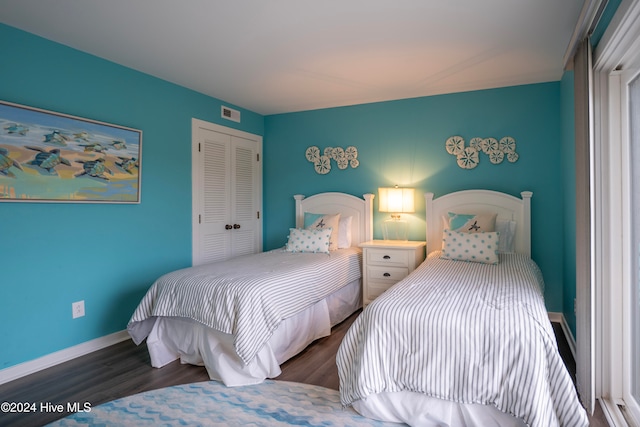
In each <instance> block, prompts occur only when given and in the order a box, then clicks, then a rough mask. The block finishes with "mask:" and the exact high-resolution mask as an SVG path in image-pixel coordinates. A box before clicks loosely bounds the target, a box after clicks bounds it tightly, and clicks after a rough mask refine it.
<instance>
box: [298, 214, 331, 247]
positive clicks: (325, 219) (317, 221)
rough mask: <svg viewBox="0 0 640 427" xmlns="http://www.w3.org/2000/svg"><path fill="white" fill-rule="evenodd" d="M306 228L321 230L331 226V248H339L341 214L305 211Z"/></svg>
mask: <svg viewBox="0 0 640 427" xmlns="http://www.w3.org/2000/svg"><path fill="white" fill-rule="evenodd" d="M304 228H306V229H307V230H319V229H323V228H331V230H332V233H331V242H330V243H329V250H331V251H335V250H336V249H338V230H339V229H340V214H318V213H311V212H305V213H304Z"/></svg>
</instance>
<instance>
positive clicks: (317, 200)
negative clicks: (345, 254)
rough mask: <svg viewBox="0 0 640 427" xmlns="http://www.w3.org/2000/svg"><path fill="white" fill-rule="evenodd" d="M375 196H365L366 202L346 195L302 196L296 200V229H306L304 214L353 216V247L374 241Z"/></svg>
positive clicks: (298, 195) (320, 194)
mask: <svg viewBox="0 0 640 427" xmlns="http://www.w3.org/2000/svg"><path fill="white" fill-rule="evenodd" d="M374 197H375V195H374V194H365V195H364V196H363V198H364V200H363V199H361V198H359V197H356V196H352V195H350V194H345V193H335V192H334V193H319V194H316V195H313V196H309V197H306V198H305V196H303V195H302V194H296V195H295V196H293V198H294V199H296V227H298V228H302V227H304V213H305V212H313V213H323V214H337V213H339V214H340V216H341V217H347V216H352V217H353V219H352V220H351V246H358V244H360V243H362V242H366V241H367V240H371V239H373V198H374Z"/></svg>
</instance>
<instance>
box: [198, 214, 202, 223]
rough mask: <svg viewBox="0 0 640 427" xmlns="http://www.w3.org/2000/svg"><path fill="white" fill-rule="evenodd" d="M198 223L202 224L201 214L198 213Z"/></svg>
mask: <svg viewBox="0 0 640 427" xmlns="http://www.w3.org/2000/svg"><path fill="white" fill-rule="evenodd" d="M198 224H202V215H200V214H198Z"/></svg>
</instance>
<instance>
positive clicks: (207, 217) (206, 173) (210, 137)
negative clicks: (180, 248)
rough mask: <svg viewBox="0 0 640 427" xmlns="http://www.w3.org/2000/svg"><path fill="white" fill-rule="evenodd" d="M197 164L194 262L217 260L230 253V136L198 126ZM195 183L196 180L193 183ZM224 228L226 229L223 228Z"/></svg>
mask: <svg viewBox="0 0 640 427" xmlns="http://www.w3.org/2000/svg"><path fill="white" fill-rule="evenodd" d="M199 140H200V144H199V150H200V156H199V157H200V159H199V162H198V163H199V164H200V165H199V166H200V168H201V181H200V184H201V185H200V186H199V187H200V188H199V191H198V193H199V194H198V196H199V197H200V198H201V206H200V209H199V212H200V213H199V216H198V222H199V224H198V226H197V228H198V241H199V245H198V246H199V247H198V248H195V249H196V251H195V252H198V253H199V254H200V256H199V257H198V259H197V261H196V260H195V259H194V264H204V263H207V262H213V261H220V260H224V259H227V258H229V257H230V256H231V238H232V236H231V230H228V229H227V228H228V226H229V225H230V224H231V214H230V211H229V194H230V191H231V183H230V180H229V173H230V172H229V170H230V164H229V160H228V159H229V153H230V149H231V137H230V136H229V135H225V134H222V133H219V132H214V131H211V130H208V129H204V128H200V129H199ZM194 184H195V183H194ZM225 227H227V228H225Z"/></svg>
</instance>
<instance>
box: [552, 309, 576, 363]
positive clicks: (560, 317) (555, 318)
mask: <svg viewBox="0 0 640 427" xmlns="http://www.w3.org/2000/svg"><path fill="white" fill-rule="evenodd" d="M547 314H548V315H549V320H550V321H552V322H555V323H559V324H560V326H561V327H562V332H563V333H564V337H565V338H566V339H567V343H568V344H569V349H570V350H571V354H572V355H573V360H576V339H575V338H574V336H573V334H572V333H571V328H569V324H568V323H567V319H566V318H565V317H564V314H563V313H554V312H548V313H547Z"/></svg>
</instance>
